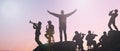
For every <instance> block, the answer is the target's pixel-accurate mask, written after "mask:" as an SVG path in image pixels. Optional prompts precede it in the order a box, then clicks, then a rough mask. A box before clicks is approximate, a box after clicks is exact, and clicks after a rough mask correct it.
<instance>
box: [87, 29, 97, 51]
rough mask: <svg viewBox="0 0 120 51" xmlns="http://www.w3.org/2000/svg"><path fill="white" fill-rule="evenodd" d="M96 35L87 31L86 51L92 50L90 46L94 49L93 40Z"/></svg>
mask: <svg viewBox="0 0 120 51" xmlns="http://www.w3.org/2000/svg"><path fill="white" fill-rule="evenodd" d="M96 36H97V35H96V34H93V33H91V31H90V30H89V31H88V35H87V36H86V40H87V46H88V50H90V49H92V45H93V47H94V48H95V47H96V41H95V40H94V38H95V37H96Z"/></svg>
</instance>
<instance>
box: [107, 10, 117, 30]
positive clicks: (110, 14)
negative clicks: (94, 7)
mask: <svg viewBox="0 0 120 51" xmlns="http://www.w3.org/2000/svg"><path fill="white" fill-rule="evenodd" d="M113 11H114V13H113ZM109 16H111V18H110V20H109V23H108V27H109V28H110V30H113V29H112V28H111V25H112V24H113V26H114V27H115V29H116V30H117V31H118V28H117V26H116V25H115V19H116V17H117V16H118V10H117V9H115V10H112V11H110V12H109Z"/></svg>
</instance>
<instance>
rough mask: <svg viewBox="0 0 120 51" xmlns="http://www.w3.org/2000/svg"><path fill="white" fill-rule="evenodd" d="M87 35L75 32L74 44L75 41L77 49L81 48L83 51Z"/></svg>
mask: <svg viewBox="0 0 120 51" xmlns="http://www.w3.org/2000/svg"><path fill="white" fill-rule="evenodd" d="M84 35H85V34H82V33H80V34H79V33H78V31H75V36H74V37H73V42H74V41H75V44H76V47H77V45H78V46H79V48H78V49H79V50H81V51H83V38H84Z"/></svg>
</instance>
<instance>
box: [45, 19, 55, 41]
mask: <svg viewBox="0 0 120 51" xmlns="http://www.w3.org/2000/svg"><path fill="white" fill-rule="evenodd" d="M53 34H54V26H53V25H52V22H51V21H48V25H47V26H46V34H45V37H46V38H47V39H48V42H49V43H51V38H52V40H53V42H54V36H53Z"/></svg>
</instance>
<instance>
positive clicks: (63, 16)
mask: <svg viewBox="0 0 120 51" xmlns="http://www.w3.org/2000/svg"><path fill="white" fill-rule="evenodd" d="M75 12H76V10H74V11H73V12H70V13H68V14H64V11H63V10H61V14H56V13H53V12H50V11H48V13H49V14H51V15H54V16H55V17H57V18H59V33H60V42H62V32H64V38H65V41H67V34H66V20H67V17H69V16H70V15H72V14H73V13H75Z"/></svg>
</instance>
